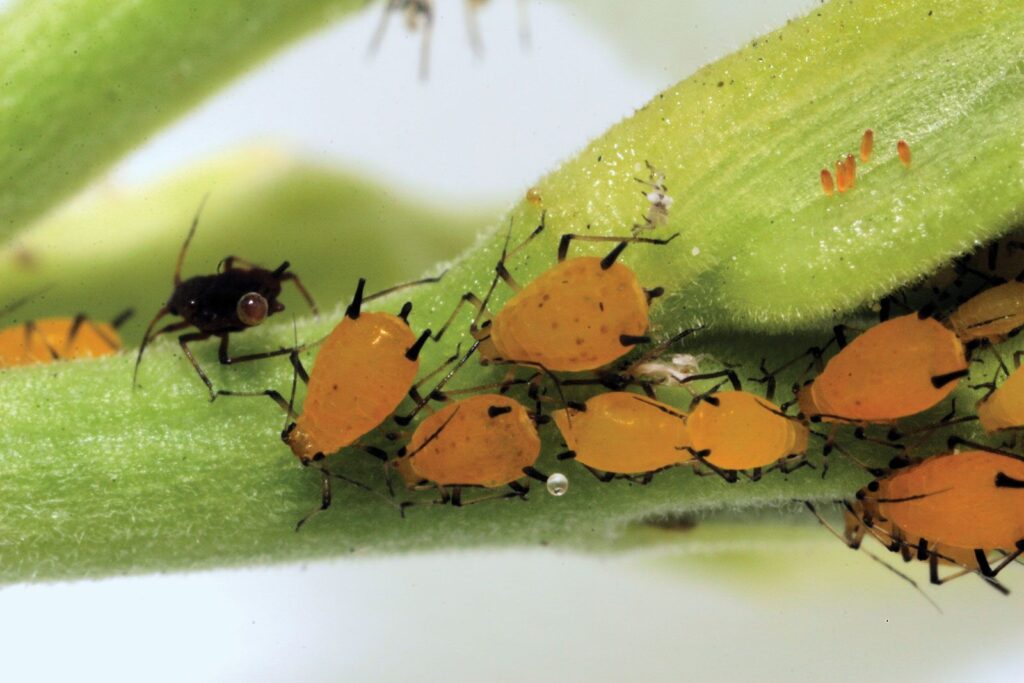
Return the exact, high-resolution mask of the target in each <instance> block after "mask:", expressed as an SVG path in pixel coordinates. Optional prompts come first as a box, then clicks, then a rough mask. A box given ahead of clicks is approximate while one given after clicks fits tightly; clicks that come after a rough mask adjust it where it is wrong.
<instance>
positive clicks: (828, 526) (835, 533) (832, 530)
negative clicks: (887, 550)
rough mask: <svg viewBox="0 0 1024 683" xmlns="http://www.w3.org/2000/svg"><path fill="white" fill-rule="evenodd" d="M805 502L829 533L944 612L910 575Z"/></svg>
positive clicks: (808, 502)
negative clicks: (850, 539)
mask: <svg viewBox="0 0 1024 683" xmlns="http://www.w3.org/2000/svg"><path fill="white" fill-rule="evenodd" d="M803 503H804V506H805V507H806V508H807V509H808V510H810V511H811V514H813V515H814V517H815V518H816V519H817V520H818V523H819V524H821V525H822V526H823V527H825V528H826V529H828V531H829V533H831V534H832V535H833V536H835V537H836V538H838V539H839V540H840V541H842V542H843V543H844V544H846V546H847V547H848V548H850V549H851V550H860V552H862V553H864V554H865V555H867V556H868V557H870V558H871V559H872V560H874V561H875V562H877V563H878V564H880V565H882V566H883V567H885V568H886V569H888V570H889V571H890V572H892V573H893V574H895V575H896V576H898V577H900V578H901V579H903V580H904V581H906V582H907V583H909V584H910V585H911V586H913V587H914V590H916V591H917V592H918V593H920V594H921V597H923V598H924V599H925V600H927V601H928V602H929V603H930V604H931V606H932V607H934V608H935V609H936V610H938V611H939V613H940V614H941V613H942V610H941V609H940V608H939V606H938V604H936V603H935V601H934V600H932V599H931V598H930V597H928V594H927V593H925V592H924V591H923V590H921V587H920V586H918V585H917V582H916V581H914V580H913V579H912V578H910V577H909V576H907V575H906V574H904V573H903V572H901V571H900V570H898V569H896V568H895V567H893V566H892V565H890V564H889V563H888V562H885V561H883V560H882V558H880V557H878V556H877V555H875V554H874V553H872V552H869V551H867V550H864V549H863V548H861V547H860V541H859V540H858V541H857V543H856V545H854V544H852V543H851V542H850V541H849V540H848V539H847V537H846V535H845V534H840V533H839V532H838V531H836V530H835V528H833V526H832V525H831V524H829V523H828V521H827V520H826V519H825V518H824V517H822V516H821V514H820V513H819V512H818V510H817V509H816V508H815V507H814V504H813V503H811V502H810V501H807V500H805V501H803Z"/></svg>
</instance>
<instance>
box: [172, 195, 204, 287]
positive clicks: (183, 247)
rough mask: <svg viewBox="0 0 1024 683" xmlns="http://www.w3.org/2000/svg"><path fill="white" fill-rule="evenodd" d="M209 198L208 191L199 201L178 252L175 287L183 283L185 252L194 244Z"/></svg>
mask: <svg viewBox="0 0 1024 683" xmlns="http://www.w3.org/2000/svg"><path fill="white" fill-rule="evenodd" d="M209 198H210V193H209V192H207V193H206V194H204V195H203V198H202V199H201V200H200V201H199V208H197V209H196V213H195V215H194V216H193V217H192V225H191V226H190V227H189V229H188V235H187V236H186V237H185V242H184V243H183V244H182V245H181V251H179V252H178V262H177V264H176V265H175V267H174V286H175V287H177V286H178V285H180V284H181V268H182V266H184V265H185V254H186V253H188V248H189V245H191V244H192V238H193V237H195V235H196V228H198V227H199V216H200V215H202V213H203V209H204V208H205V207H206V202H207V200H208V199H209Z"/></svg>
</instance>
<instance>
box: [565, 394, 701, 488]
mask: <svg viewBox="0 0 1024 683" xmlns="http://www.w3.org/2000/svg"><path fill="white" fill-rule="evenodd" d="M551 416H552V418H554V420H555V424H556V425H558V429H559V431H560V432H561V433H562V438H563V439H564V440H565V444H566V447H568V449H569V450H568V451H566V452H564V453H561V454H559V456H558V458H559V460H568V459H572V460H575V461H576V462H578V463H580V464H582V465H584V466H586V467H587V468H588V469H589V470H590V471H591V472H592V473H593V474H594V475H595V476H597V477H598V478H599V479H601V480H603V481H610V480H611V479H613V478H614V477H615V476H616V475H628V476H629V477H630V478H633V477H635V476H640V477H641V478H640V479H639V481H640V482H642V483H646V482H648V481H650V478H651V476H653V474H654V473H655V472H658V471H660V470H663V469H665V468H667V467H672V466H674V465H679V464H682V463H686V462H691V461H692V460H693V456H691V455H689V454H687V453H686V452H685V450H683V449H685V448H686V447H687V446H690V445H691V441H690V433H689V430H688V428H687V426H686V414H685V413H683V412H682V411H680V410H677V409H676V408H673V407H672V406H670V405H666V404H664V403H660V402H659V401H656V400H654V399H651V398H648V397H647V396H641V395H639V394H633V393H630V392H625V391H611V392H605V393H602V394H598V395H596V396H593V397H591V398H590V399H588V400H587V402H586V403H585V404H570V405H569V406H568V407H566V408H565V409H562V410H556V411H554V412H553V413H552V414H551ZM570 417H571V420H570Z"/></svg>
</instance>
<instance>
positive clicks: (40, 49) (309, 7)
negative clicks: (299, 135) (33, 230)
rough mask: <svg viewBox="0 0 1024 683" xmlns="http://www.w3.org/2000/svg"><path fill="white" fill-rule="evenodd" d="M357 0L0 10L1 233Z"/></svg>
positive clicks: (192, 1) (174, 0) (45, 5)
mask: <svg viewBox="0 0 1024 683" xmlns="http://www.w3.org/2000/svg"><path fill="white" fill-rule="evenodd" d="M362 4H363V3H361V2H359V1H358V0H303V1H302V2H280V1H279V0H223V1H218V2H204V1H202V0H135V1H133V2H106V1H105V0H54V1H52V2H50V1H48V2H21V3H19V4H17V5H15V6H14V7H13V8H11V9H10V10H9V11H8V12H7V13H6V14H4V15H2V16H0V34H2V35H3V40H2V41H0V168H2V169H3V172H4V181H3V183H2V186H0V235H3V234H11V232H12V231H13V230H14V229H16V228H18V227H20V226H22V225H23V224H25V223H26V222H27V221H29V220H31V219H33V218H35V217H36V216H38V215H39V214H40V213H42V212H43V211H45V210H46V209H48V208H50V207H52V206H54V205H55V204H56V203H57V202H58V201H59V200H61V199H63V198H64V197H66V196H67V195H69V194H70V193H71V192H73V191H75V190H76V189H78V188H80V187H82V185H84V184H85V182H86V181H88V180H89V179H90V178H92V177H93V176H94V175H95V174H97V173H98V172H100V171H102V170H103V169H104V168H106V167H107V166H109V165H110V164H111V163H112V162H114V161H115V160H117V159H118V158H119V157H121V156H122V155H123V154H124V153H125V152H126V151H128V150H129V149H131V148H132V147H134V146H135V145H137V144H139V143H140V142H142V141H143V140H144V139H145V138H146V136H147V135H149V134H151V133H152V132H154V131H155V130H156V129H158V128H159V127H160V126H162V125H164V124H166V123H167V122H169V121H171V120H172V119H174V118H175V117H177V116H179V115H180V114H182V113H183V112H185V111H186V110H187V109H189V108H190V107H192V106H193V105H195V104H196V103H197V102H198V101H199V100H201V99H202V98H203V97H205V96H206V95H208V94H210V93H211V92H213V91H214V90H216V89H217V88H218V87H219V86H221V85H223V84H224V83H225V82H227V81H228V80H229V79H231V78H232V77H234V76H237V75H238V74H239V73H241V72H242V71H244V70H245V69H247V68H249V67H251V66H253V65H254V64H256V63H258V62H260V61H262V60H263V59H265V58H266V57H268V56H269V55H270V54H271V53H272V52H274V51H275V50H276V49H278V48H280V47H281V46H283V45H285V44H287V43H288V42H290V41H291V40H293V39H294V38H295V37H297V36H298V35H300V34H302V33H304V32H307V31H309V30H311V29H314V28H316V27H318V26H321V25H323V24H324V23H325V22H327V21H328V20H330V19H332V18H335V17H337V16H340V14H342V13H343V12H348V11H351V10H353V9H355V8H357V7H359V6H361V5H362Z"/></svg>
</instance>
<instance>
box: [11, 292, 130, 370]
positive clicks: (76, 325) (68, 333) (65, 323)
mask: <svg viewBox="0 0 1024 683" xmlns="http://www.w3.org/2000/svg"><path fill="white" fill-rule="evenodd" d="M27 300H28V298H25V299H20V300H18V301H16V302H14V303H13V304H11V305H10V306H8V307H6V309H5V310H3V311H0V315H5V314H7V313H10V312H12V311H14V310H15V309H16V308H18V307H19V306H21V305H22V304H24V303H25V302H26V301H27ZM132 313H133V312H132V310H131V309H128V310H126V311H124V312H123V313H121V314H119V315H118V316H117V317H115V318H114V319H113V320H112V321H110V322H109V323H105V322H95V321H93V320H90V319H89V318H87V317H86V316H85V315H83V314H81V313H80V314H78V315H76V316H75V317H73V318H41V319H39V320H26V321H25V322H22V323H19V324H17V325H12V326H10V327H6V328H4V329H0V367H14V366H18V365H33V364H36V363H52V362H54V361H58V360H72V359H76V358H97V357H100V356H109V355H111V354H113V353H117V352H118V351H120V350H121V337H120V336H119V335H118V333H117V330H118V328H120V327H121V325H123V324H124V323H125V321H127V320H128V319H129V318H130V317H131V316H132Z"/></svg>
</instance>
